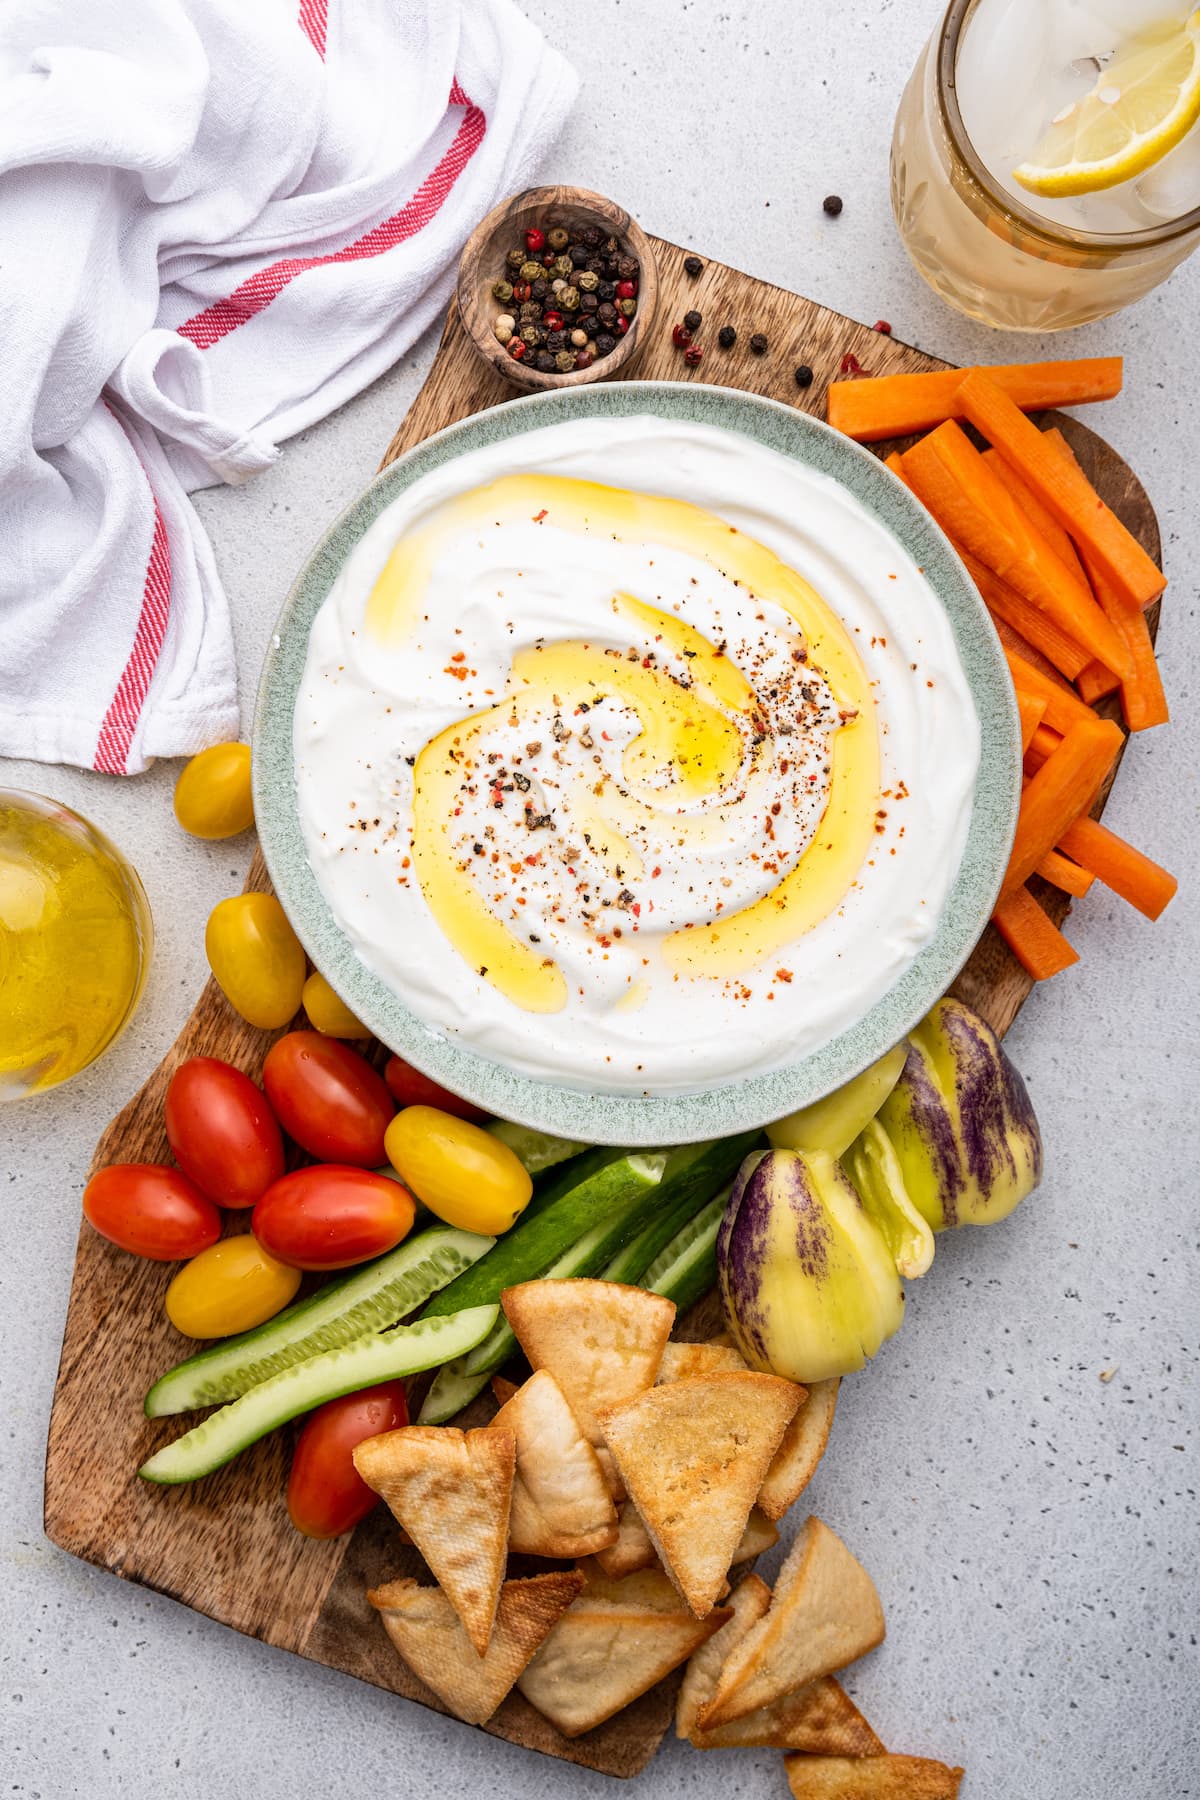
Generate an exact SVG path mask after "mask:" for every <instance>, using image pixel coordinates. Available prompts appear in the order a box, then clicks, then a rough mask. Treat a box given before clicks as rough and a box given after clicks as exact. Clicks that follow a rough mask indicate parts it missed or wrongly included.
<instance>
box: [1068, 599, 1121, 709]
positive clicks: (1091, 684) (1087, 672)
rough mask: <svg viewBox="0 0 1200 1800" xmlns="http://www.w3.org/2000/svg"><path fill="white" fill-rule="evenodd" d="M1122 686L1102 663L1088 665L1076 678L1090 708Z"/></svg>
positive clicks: (1080, 691)
mask: <svg viewBox="0 0 1200 1800" xmlns="http://www.w3.org/2000/svg"><path fill="white" fill-rule="evenodd" d="M1125 611H1126V612H1128V613H1132V611H1133V608H1132V607H1129V606H1127V607H1126V608H1125ZM1114 623H1115V621H1114ZM1120 685H1121V677H1120V676H1119V675H1114V674H1113V672H1112V670H1111V669H1106V668H1105V666H1104V664H1103V663H1102V662H1090V663H1088V665H1087V667H1086V668H1083V669H1080V671H1079V673H1078V675H1077V676H1076V677H1075V686H1076V687H1077V688H1078V690H1079V698H1080V699H1081V700H1086V701H1087V703H1088V705H1089V706H1094V705H1095V704H1096V702H1097V700H1103V699H1104V698H1105V697H1106V696H1107V695H1109V694H1115V693H1116V691H1117V689H1118V688H1119V687H1120ZM1126 722H1127V723H1128V721H1126Z"/></svg>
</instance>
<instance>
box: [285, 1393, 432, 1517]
mask: <svg viewBox="0 0 1200 1800" xmlns="http://www.w3.org/2000/svg"><path fill="white" fill-rule="evenodd" d="M407 1424H408V1403H407V1401H406V1399H405V1396H404V1383H403V1382H402V1381H385V1382H384V1383H383V1385H382V1386H381V1387H373V1388H364V1389H363V1390H362V1393H361V1394H344V1395H343V1396H342V1398H341V1399H340V1400H328V1401H326V1403H325V1405H324V1406H319V1407H318V1408H317V1410H316V1412H314V1413H310V1414H309V1416H308V1418H307V1419H306V1420H305V1423H304V1428H303V1430H302V1431H301V1433H300V1436H299V1437H298V1438H297V1440H296V1450H295V1454H294V1455H293V1457H292V1472H291V1474H290V1475H289V1476H288V1486H287V1509H288V1513H289V1515H290V1517H291V1521H292V1524H293V1525H294V1526H295V1527H296V1530H297V1531H302V1532H303V1533H304V1535H305V1537H313V1538H331V1537H340V1536H341V1534H342V1532H343V1531H352V1530H353V1529H354V1527H355V1526H356V1525H357V1524H358V1522H359V1520H360V1519H365V1518H366V1516H367V1514H368V1513H369V1512H370V1511H371V1510H372V1509H373V1508H374V1507H375V1506H376V1505H377V1504H378V1502H379V1495H378V1494H376V1493H375V1492H374V1491H373V1490H372V1489H371V1488H369V1487H368V1486H367V1484H366V1482H365V1481H364V1480H363V1478H362V1476H361V1475H360V1474H359V1472H358V1470H357V1469H356V1468H355V1466H354V1457H353V1451H354V1447H355V1445H356V1444H361V1443H362V1442H363V1440H364V1439H365V1438H369V1437H378V1435H379V1433H380V1432H381V1431H395V1430H396V1429H397V1428H398V1427H399V1426H401V1425H407Z"/></svg>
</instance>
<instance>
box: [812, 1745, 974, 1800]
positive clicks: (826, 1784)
mask: <svg viewBox="0 0 1200 1800" xmlns="http://www.w3.org/2000/svg"><path fill="white" fill-rule="evenodd" d="M784 1763H785V1765H786V1768H787V1778H788V1785H789V1786H790V1788H791V1790H792V1795H793V1800H955V1796H956V1795H957V1793H958V1785H959V1782H960V1781H961V1780H962V1778H963V1771H962V1770H961V1769H949V1768H947V1767H946V1764H945V1763H940V1762H928V1761H926V1759H925V1758H924V1757H923V1756H860V1757H854V1758H850V1757H843V1756H786V1757H785V1758H784Z"/></svg>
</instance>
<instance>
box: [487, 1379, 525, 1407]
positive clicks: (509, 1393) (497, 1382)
mask: <svg viewBox="0 0 1200 1800" xmlns="http://www.w3.org/2000/svg"><path fill="white" fill-rule="evenodd" d="M520 1391H521V1385H520V1383H519V1382H517V1381H510V1380H509V1379H508V1376H507V1375H493V1376H492V1393H493V1394H494V1395H495V1397H496V1405H497V1406H506V1405H507V1404H508V1402H509V1401H510V1400H511V1399H512V1397H513V1395H514V1394H519V1393H520Z"/></svg>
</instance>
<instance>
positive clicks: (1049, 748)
mask: <svg viewBox="0 0 1200 1800" xmlns="http://www.w3.org/2000/svg"><path fill="white" fill-rule="evenodd" d="M1061 743H1062V732H1061V731H1052V730H1051V729H1050V727H1049V725H1039V726H1038V728H1037V730H1036V731H1035V732H1034V734H1033V738H1032V740H1031V742H1030V745H1029V748H1028V750H1026V752H1025V773H1026V774H1027V775H1036V774H1037V772H1038V770H1039V769H1040V768H1041V766H1042V764H1043V763H1044V762H1046V761H1048V760H1049V758H1050V757H1052V756H1053V755H1054V752H1055V751H1056V750H1057V749H1058V746H1059V745H1060V744H1061Z"/></svg>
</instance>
